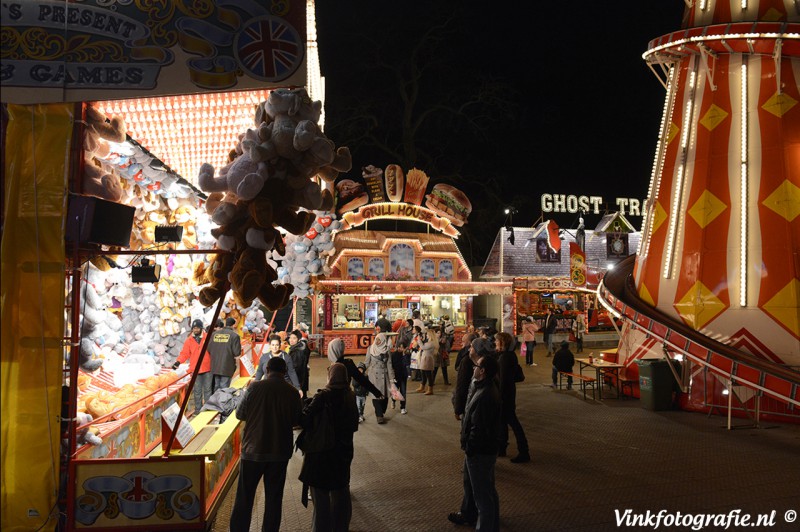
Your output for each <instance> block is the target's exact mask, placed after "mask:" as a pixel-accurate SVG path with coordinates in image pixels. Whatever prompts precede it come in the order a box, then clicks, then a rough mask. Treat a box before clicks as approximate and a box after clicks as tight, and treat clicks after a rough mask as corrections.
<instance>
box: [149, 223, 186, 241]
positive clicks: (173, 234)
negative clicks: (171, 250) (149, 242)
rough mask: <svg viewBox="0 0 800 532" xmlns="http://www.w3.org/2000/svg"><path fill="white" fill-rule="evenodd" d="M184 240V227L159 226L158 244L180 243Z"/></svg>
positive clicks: (157, 228) (157, 231)
mask: <svg viewBox="0 0 800 532" xmlns="http://www.w3.org/2000/svg"><path fill="white" fill-rule="evenodd" d="M181 239H183V227H181V226H180V225H157V226H156V238H155V241H156V242H180V241H181Z"/></svg>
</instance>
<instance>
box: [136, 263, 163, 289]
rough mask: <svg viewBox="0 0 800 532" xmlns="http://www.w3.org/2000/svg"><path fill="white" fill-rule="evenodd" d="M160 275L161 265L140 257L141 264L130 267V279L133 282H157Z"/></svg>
mask: <svg viewBox="0 0 800 532" xmlns="http://www.w3.org/2000/svg"><path fill="white" fill-rule="evenodd" d="M160 277H161V266H160V265H159V264H150V261H149V260H147V259H142V265H141V266H133V267H132V268H131V281H132V282H134V283H157V282H158V279H159V278H160Z"/></svg>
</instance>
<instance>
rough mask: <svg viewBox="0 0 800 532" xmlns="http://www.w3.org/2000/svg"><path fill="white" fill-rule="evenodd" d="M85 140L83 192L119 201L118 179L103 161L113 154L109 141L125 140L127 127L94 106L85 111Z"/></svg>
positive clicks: (115, 117)
mask: <svg viewBox="0 0 800 532" xmlns="http://www.w3.org/2000/svg"><path fill="white" fill-rule="evenodd" d="M85 124H86V128H85V130H84V137H83V149H84V169H83V179H82V182H81V192H82V193H83V194H89V195H91V196H97V197H98V198H102V199H107V200H110V201H120V199H121V198H122V186H121V184H120V180H119V177H117V176H116V175H114V174H113V173H111V171H110V170H107V169H105V168H104V167H103V166H102V165H101V164H100V161H99V160H98V159H100V160H102V159H103V158H105V157H108V156H109V155H110V154H111V151H112V148H111V145H110V144H109V141H110V142H116V143H121V142H124V141H125V124H124V123H123V121H122V119H121V118H120V117H118V116H114V117H112V118H111V120H107V119H106V117H105V116H104V115H103V114H102V113H101V112H99V111H98V110H97V109H95V108H93V107H87V108H86V122H85Z"/></svg>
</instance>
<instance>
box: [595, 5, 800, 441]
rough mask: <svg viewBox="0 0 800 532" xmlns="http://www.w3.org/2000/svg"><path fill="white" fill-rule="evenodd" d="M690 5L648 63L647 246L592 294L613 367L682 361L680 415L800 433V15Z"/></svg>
mask: <svg viewBox="0 0 800 532" xmlns="http://www.w3.org/2000/svg"><path fill="white" fill-rule="evenodd" d="M685 3H686V8H685V11H684V17H683V29H681V30H679V31H676V32H673V33H670V34H667V35H664V36H662V37H659V38H658V39H655V40H653V41H651V42H650V43H649V46H648V50H647V52H645V54H644V55H643V57H644V59H645V61H646V62H647V64H648V66H649V67H650V68H651V69H652V70H653V72H654V73H655V74H656V75H657V76H658V77H659V79H660V80H661V81H662V83H663V85H664V87H665V88H666V97H665V103H664V111H663V115H662V121H661V129H660V133H659V140H658V144H657V147H656V154H655V160H654V163H653V171H652V175H651V180H650V188H649V191H648V199H647V208H646V214H645V219H644V227H643V230H642V233H643V234H642V245H641V246H640V249H639V253H638V254H637V255H636V256H635V258H633V257H632V258H629V259H627V260H626V261H625V262H624V263H623V264H620V265H619V266H618V267H617V268H615V269H614V270H612V271H609V272H608V274H607V275H606V278H605V279H604V282H603V284H602V285H601V286H600V288H599V290H598V292H599V295H600V299H601V300H602V301H603V302H604V303H605V304H607V305H608V306H610V307H612V308H613V309H614V310H615V311H616V312H618V313H620V314H621V315H623V316H624V317H625V318H626V320H625V327H624V330H623V334H622V340H621V342H620V346H619V360H620V362H623V363H624V364H625V365H626V366H627V367H629V368H631V370H632V371H633V372H635V371H636V370H635V369H633V368H634V367H635V366H636V365H635V364H633V362H635V360H636V359H638V358H642V357H648V358H652V357H656V356H662V353H663V354H664V355H665V356H669V357H674V356H675V355H680V357H679V358H682V359H683V360H684V361H685V363H684V365H683V367H684V375H683V376H682V378H681V379H679V380H680V384H681V388H682V390H683V391H684V392H686V393H684V394H681V398H682V399H681V400H682V404H681V406H682V407H683V408H685V409H688V410H698V411H705V412H711V411H714V410H715V409H716V410H718V411H719V413H722V414H726V413H727V414H728V416H729V417H728V419H729V423H728V425H729V426H730V416H731V413H732V414H733V415H734V416H739V417H742V416H748V417H750V418H751V419H753V420H754V421H755V422H756V423H758V420H759V418H766V417H768V416H769V417H770V418H773V419H782V420H789V421H792V422H800V90H799V89H800V88H799V87H798V84H799V83H800V2H798V1H796V0H725V1H721V0H686V2H685ZM676 377H678V375H677V373H676Z"/></svg>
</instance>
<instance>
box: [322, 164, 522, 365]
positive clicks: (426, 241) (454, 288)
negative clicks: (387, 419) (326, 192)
mask: <svg viewBox="0 0 800 532" xmlns="http://www.w3.org/2000/svg"><path fill="white" fill-rule="evenodd" d="M362 178H363V180H362V179H357V178H350V177H346V178H345V179H341V180H340V181H339V182H337V184H336V188H337V192H338V205H339V208H338V211H339V214H340V216H341V229H340V230H339V231H338V232H337V233H336V234H335V235H334V238H333V252H332V254H331V255H330V256H329V257H328V260H327V275H326V276H325V278H324V279H318V280H317V281H316V282H315V288H316V294H315V301H316V302H315V305H316V310H317V318H318V320H317V326H321V329H322V333H323V337H324V345H323V346H322V348H323V349H324V348H325V346H326V345H327V342H329V341H330V340H331V339H333V338H342V339H343V340H344V342H345V346H346V352H347V353H353V354H359V353H365V352H366V349H367V347H369V345H370V344H371V342H372V338H373V336H374V334H375V323H376V321H377V320H378V317H379V315H381V314H382V315H383V316H384V317H385V318H386V319H387V320H389V321H390V322H391V323H393V324H394V323H395V322H397V321H398V320H400V319H407V318H410V317H411V316H412V313H413V312H414V311H419V312H420V317H421V319H422V320H423V321H424V322H426V323H428V324H430V325H433V326H436V325H438V324H439V322H440V321H441V320H442V319H443V318H444V317H445V316H446V317H448V318H450V320H451V321H452V322H453V324H454V325H455V327H456V333H455V338H454V342H453V346H454V348H457V347H458V346H460V345H461V336H462V335H463V334H464V332H465V331H466V330H467V328H468V327H471V326H472V323H473V298H474V297H475V296H477V295H482V294H495V295H504V294H505V295H508V296H510V295H511V283H509V282H505V283H502V282H476V281H473V279H472V275H471V273H470V270H469V268H468V266H467V264H466V262H465V261H464V258H463V256H462V255H461V252H460V251H459V249H458V246H457V245H456V239H457V238H458V236H459V234H460V233H459V231H458V227H460V226H462V225H463V224H464V223H466V220H467V217H468V216H469V213H470V211H471V209H472V207H471V204H470V202H469V199H467V197H466V196H465V195H464V194H463V193H462V192H461V191H460V190H458V189H456V188H454V187H452V186H450V185H447V184H444V183H438V184H435V185H433V186H432V188H431V190H430V191H429V192H428V193H427V194H426V191H427V190H428V181H429V178H428V176H427V175H426V174H425V172H423V171H421V170H418V169H411V170H409V171H408V173H407V174H405V172H404V171H403V170H402V169H401V168H400V167H399V166H398V165H389V166H388V167H387V168H386V170H385V172H384V171H383V170H381V169H378V168H375V167H372V166H369V167H367V168H366V169H365V170H364V172H363V175H362ZM386 220H392V221H398V222H411V223H409V224H408V225H410V226H411V227H414V226H416V227H419V229H418V230H416V231H397V230H394V231H393V230H384V229H381V230H372V229H370V227H371V226H375V225H377V224H378V223H380V222H381V221H386ZM323 352H324V351H323Z"/></svg>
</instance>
